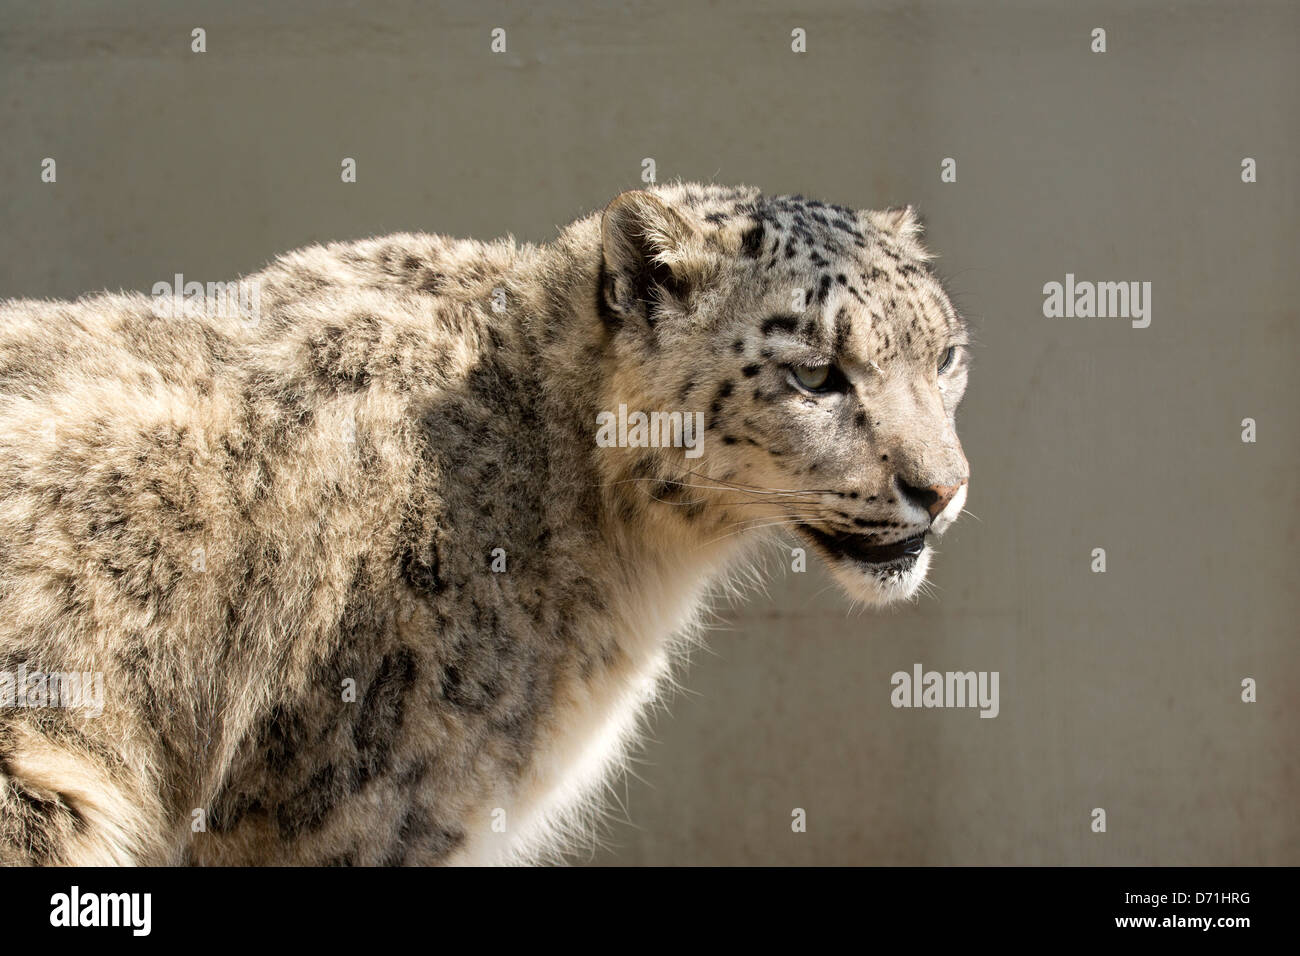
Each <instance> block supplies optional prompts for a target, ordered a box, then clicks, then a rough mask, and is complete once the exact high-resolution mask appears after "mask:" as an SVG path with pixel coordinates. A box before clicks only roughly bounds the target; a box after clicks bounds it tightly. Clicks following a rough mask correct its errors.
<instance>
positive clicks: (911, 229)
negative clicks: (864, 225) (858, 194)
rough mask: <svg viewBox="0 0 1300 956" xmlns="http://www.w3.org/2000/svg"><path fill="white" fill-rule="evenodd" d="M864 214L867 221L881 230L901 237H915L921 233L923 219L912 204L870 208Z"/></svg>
mask: <svg viewBox="0 0 1300 956" xmlns="http://www.w3.org/2000/svg"><path fill="white" fill-rule="evenodd" d="M863 215H864V216H865V217H866V219H867V222H869V223H871V225H873V226H875V227H876V228H877V229H879V230H880V231H881V232H886V233H889V234H890V235H892V236H897V237H898V238H900V239H915V238H917V237H918V236H920V235H921V232H922V226H921V219H920V217H919V216H917V214H916V209H915V208H914V207H912V206H899V207H895V208H892V209H869V210H867V211H866V212H865V213H863Z"/></svg>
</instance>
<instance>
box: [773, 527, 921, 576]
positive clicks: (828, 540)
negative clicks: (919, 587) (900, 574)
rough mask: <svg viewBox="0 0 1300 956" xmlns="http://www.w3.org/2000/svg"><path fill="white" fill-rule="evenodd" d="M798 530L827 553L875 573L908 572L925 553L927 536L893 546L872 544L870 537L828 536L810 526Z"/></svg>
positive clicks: (917, 535)
mask: <svg viewBox="0 0 1300 956" xmlns="http://www.w3.org/2000/svg"><path fill="white" fill-rule="evenodd" d="M799 527H800V530H802V531H804V532H806V533H807V534H808V536H809V537H811V538H812V539H813V540H814V541H816V542H817V543H818V544H819V545H820V546H821V547H822V548H823V549H824V550H826V551H827V552H828V553H830V554H832V555H834V556H835V557H837V558H843V559H844V560H846V561H856V562H857V563H858V564H869V565H871V567H872V568H873V569H874V570H880V571H885V570H890V571H892V570H900V571H901V570H906V569H907V568H910V567H911V566H912V565H913V564H915V563H916V559H917V558H919V557H920V556H921V553H922V552H923V551H925V532H922V533H920V534H916V535H913V536H912V537H910V538H904V539H903V540H901V541H895V542H893V543H892V544H872V543H871V542H872V537H871V536H870V535H865V534H850V533H848V532H838V533H836V534H827V533H826V532H825V531H819V530H817V529H816V528H814V527H812V526H810V525H806V524H805V525H800V526H799Z"/></svg>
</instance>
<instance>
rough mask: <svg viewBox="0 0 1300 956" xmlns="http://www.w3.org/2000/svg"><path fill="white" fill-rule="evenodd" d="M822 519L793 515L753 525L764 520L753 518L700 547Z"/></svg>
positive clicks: (741, 522)
mask: <svg viewBox="0 0 1300 956" xmlns="http://www.w3.org/2000/svg"><path fill="white" fill-rule="evenodd" d="M820 517H822V516H821V515H816V514H812V515H791V516H790V517H788V518H783V519H781V520H780V521H770V522H767V523H766V524H753V522H755V521H762V520H763V519H762V518H752V519H749V520H748V522H746V521H736V522H732V524H731V525H729V527H735V528H736V530H735V531H728V532H727V533H726V534H721V535H718V536H717V537H716V538H710V539H709V540H708V541H705V542H703V543H702V544H701V545H699V547H701V548H703V547H706V546H708V545H710V544H716V543H717V542H719V541H724V540H726V539H727V538H734V537H736V535H740V534H747V533H749V532H751V531H762V530H763V529H764V528H788V527H792V526H794V525H797V524H799V523H800V522H801V521H810V520H812V519H814V518H820ZM737 525H745V527H736V526H737Z"/></svg>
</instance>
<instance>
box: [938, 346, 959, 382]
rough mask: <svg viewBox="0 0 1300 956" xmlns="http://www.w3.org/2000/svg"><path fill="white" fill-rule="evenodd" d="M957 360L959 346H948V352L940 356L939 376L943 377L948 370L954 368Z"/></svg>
mask: <svg viewBox="0 0 1300 956" xmlns="http://www.w3.org/2000/svg"><path fill="white" fill-rule="evenodd" d="M956 358H957V346H955V345H950V346H948V349H947V351H945V352H943V353H942V354H940V356H939V374H940V375H942V374H943V373H944V372H946V371H948V369H950V368H952V363H953V361H954V360H955V359H956Z"/></svg>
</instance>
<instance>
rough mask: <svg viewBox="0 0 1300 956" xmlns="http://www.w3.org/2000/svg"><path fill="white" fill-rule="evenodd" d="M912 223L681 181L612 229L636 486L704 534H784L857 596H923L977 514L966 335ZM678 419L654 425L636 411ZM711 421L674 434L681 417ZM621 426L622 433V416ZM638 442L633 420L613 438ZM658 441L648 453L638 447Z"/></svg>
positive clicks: (628, 203) (631, 207)
mask: <svg viewBox="0 0 1300 956" xmlns="http://www.w3.org/2000/svg"><path fill="white" fill-rule="evenodd" d="M919 232H920V227H919V225H918V223H917V222H916V219H915V217H914V216H913V214H912V211H911V209H910V208H909V209H903V210H890V211H885V212H874V211H855V210H851V209H847V208H845V207H842V206H836V205H829V204H825V203H821V202H817V201H812V200H805V199H803V198H801V197H786V196H780V197H767V196H762V195H760V194H759V193H758V192H757V191H756V190H752V189H746V188H740V189H731V188H722V187H713V186H693V185H672V186H663V187H653V188H652V189H650V190H636V191H631V192H626V193H623V194H622V195H620V196H618V197H617V198H616V199H615V200H614V201H613V202H612V203H610V204H609V206H608V207H607V208H606V209H605V211H604V213H603V216H602V217H601V246H602V254H603V263H602V267H601V275H600V280H599V285H600V288H599V291H598V303H599V310H600V313H601V315H602V317H603V320H604V324H605V326H606V327H607V328H608V330H609V335H610V339H609V342H610V344H611V347H612V349H613V350H614V353H615V355H616V356H617V361H616V362H615V363H614V364H615V368H616V371H615V374H614V376H613V387H612V391H611V394H610V395H609V396H607V397H608V399H609V401H610V403H611V409H610V411H611V415H612V414H614V407H613V406H612V403H613V402H614V401H615V400H617V401H618V403H619V404H622V405H625V406H626V410H627V411H626V413H625V414H623V415H622V416H621V417H622V418H629V417H631V422H630V427H629V426H624V427H625V428H628V431H627V435H628V437H626V438H624V439H623V443H624V444H625V445H632V446H633V447H644V446H645V445H650V446H654V445H660V446H663V445H669V446H673V445H676V446H685V445H689V444H690V443H691V439H692V438H694V439H696V445H695V447H667V448H664V447H660V448H658V449H654V448H653V447H651V448H649V449H646V450H644V451H640V452H634V453H633V452H630V457H629V458H628V459H627V460H628V462H629V465H628V473H629V474H628V477H629V479H630V480H631V481H633V482H634V483H635V484H636V487H637V488H638V489H639V491H640V492H641V494H642V495H643V497H644V498H646V499H647V500H648V501H650V502H653V503H654V504H648V505H647V507H648V508H658V509H659V511H660V513H662V514H669V513H671V514H675V515H677V516H678V518H679V519H680V520H681V521H683V522H686V523H688V524H692V523H693V524H694V525H695V526H697V527H699V528H700V529H701V533H703V534H708V535H711V536H712V535H726V534H731V533H733V532H739V533H741V534H742V535H743V534H744V533H746V532H754V533H762V532H768V531H772V530H774V529H781V528H785V529H787V530H789V531H792V532H793V533H794V534H796V535H797V536H798V537H799V538H801V539H802V541H803V542H804V543H806V544H807V545H808V546H811V548H812V549H813V550H815V551H816V552H817V553H819V554H820V555H821V556H822V558H824V559H825V560H826V562H827V563H828V565H829V566H830V569H831V571H832V572H833V573H834V575H835V576H836V578H837V579H838V580H839V581H840V583H841V584H842V586H843V587H844V588H845V590H846V591H847V592H848V593H849V595H850V596H852V597H853V598H856V599H859V600H863V601H867V602H870V603H875V604H884V603H888V602H890V601H894V600H898V599H902V598H908V597H911V596H912V595H913V594H915V592H916V591H917V589H918V588H919V587H920V585H921V583H922V581H923V580H924V578H925V574H926V571H927V570H928V567H929V563H930V554H931V552H930V547H929V544H928V542H929V540H930V539H931V537H932V536H933V535H938V534H942V533H943V532H944V531H945V530H946V529H947V528H948V526H949V525H951V524H952V522H953V521H954V519H955V518H956V517H957V515H958V514H959V513H960V512H961V510H962V507H963V505H964V503H965V501H966V490H967V480H968V477H969V469H968V465H967V462H966V457H965V455H964V454H963V453H962V448H961V443H960V442H959V441H958V439H957V432H956V429H955V422H954V414H955V412H956V409H957V404H958V402H960V401H961V397H962V393H963V392H964V391H965V388H966V374H967V363H968V354H967V334H966V328H965V324H964V322H963V321H962V319H961V318H960V317H959V316H958V314H957V312H956V311H955V310H954V308H953V307H952V304H951V303H950V302H949V300H948V296H947V295H946V294H945V292H944V290H943V288H942V287H941V285H940V283H939V281H938V279H937V278H936V277H935V276H934V274H933V273H932V271H931V270H930V268H929V266H928V259H929V256H928V254H927V253H926V252H925V250H924V249H923V248H922V246H921V244H920V242H919V240H918V234H919ZM638 411H640V412H643V413H646V414H647V416H648V417H649V416H650V414H651V413H653V412H656V411H657V412H660V413H661V416H660V417H659V418H658V419H653V418H652V419H651V420H650V421H649V423H648V424H647V426H646V427H645V429H644V430H643V431H641V432H639V433H638V432H637V430H636V429H637V426H638V425H640V424H641V421H640V420H638V419H636V418H635V417H632V416H634V415H635V413H636V412H638ZM672 412H681V413H684V415H685V416H686V417H685V418H684V419H683V421H684V423H685V424H686V425H687V426H689V424H690V423H692V422H696V421H699V422H702V423H703V426H704V428H703V433H702V435H699V436H693V435H691V434H689V433H685V434H683V435H682V436H678V435H676V434H674V432H673V429H675V428H676V421H675V420H674V419H673V417H672V416H671V414H669V415H663V414H662V413H672ZM606 421H607V423H612V422H613V420H612V419H607V420H606ZM614 425H615V427H616V428H617V427H619V423H614ZM638 443H639V444H638Z"/></svg>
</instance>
